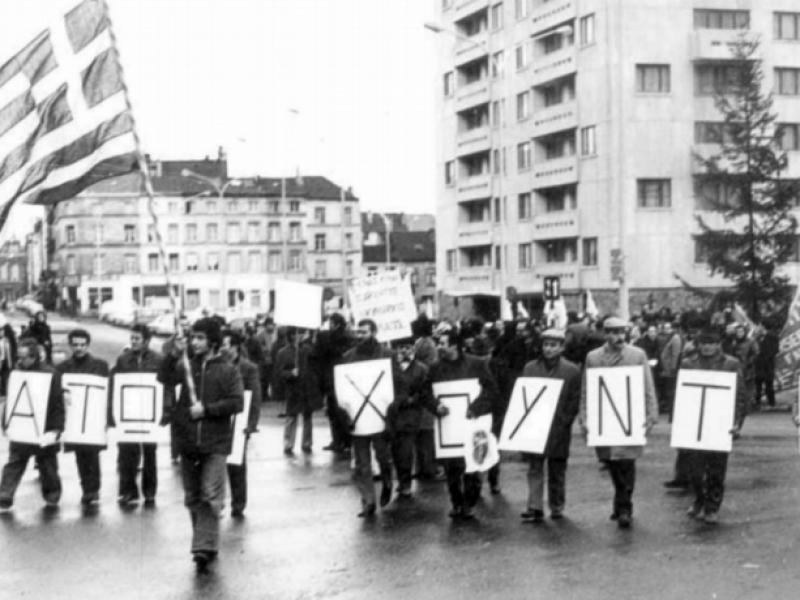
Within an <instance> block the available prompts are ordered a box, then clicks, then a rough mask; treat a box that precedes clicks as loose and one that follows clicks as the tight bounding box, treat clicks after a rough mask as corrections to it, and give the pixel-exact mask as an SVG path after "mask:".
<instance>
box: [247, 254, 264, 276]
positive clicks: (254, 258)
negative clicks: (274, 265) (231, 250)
mask: <svg viewBox="0 0 800 600" xmlns="http://www.w3.org/2000/svg"><path fill="white" fill-rule="evenodd" d="M247 270H248V271H250V272H251V273H261V271H263V270H264V268H263V266H262V265H261V252H259V251H258V250H251V251H250V252H248V253H247Z"/></svg>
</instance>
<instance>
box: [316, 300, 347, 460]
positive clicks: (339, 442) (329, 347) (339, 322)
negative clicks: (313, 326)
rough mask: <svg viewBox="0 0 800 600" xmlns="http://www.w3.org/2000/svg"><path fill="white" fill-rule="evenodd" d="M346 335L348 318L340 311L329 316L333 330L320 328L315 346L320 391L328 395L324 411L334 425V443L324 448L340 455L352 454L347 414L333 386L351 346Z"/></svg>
mask: <svg viewBox="0 0 800 600" xmlns="http://www.w3.org/2000/svg"><path fill="white" fill-rule="evenodd" d="M352 345H353V344H352V340H351V339H350V337H349V336H348V334H347V321H345V320H344V317H343V316H342V315H340V314H339V313H334V314H332V315H331V317H330V329H329V330H328V331H320V332H319V335H318V336H317V343H316V344H315V347H314V357H315V359H314V360H315V362H316V363H317V365H318V366H319V385H320V391H321V392H322V394H323V396H324V398H325V411H326V413H327V416H328V422H329V423H330V428H331V443H330V444H329V445H328V446H325V448H323V450H330V451H332V452H335V453H336V454H337V455H338V456H349V453H350V426H349V423H348V419H347V414H346V413H345V412H344V411H343V410H342V408H341V407H340V406H339V402H338V401H337V399H336V391H335V389H334V386H333V367H334V366H335V365H337V364H339V363H340V362H342V357H343V356H344V353H345V352H347V351H348V350H349V349H350V348H351V347H352Z"/></svg>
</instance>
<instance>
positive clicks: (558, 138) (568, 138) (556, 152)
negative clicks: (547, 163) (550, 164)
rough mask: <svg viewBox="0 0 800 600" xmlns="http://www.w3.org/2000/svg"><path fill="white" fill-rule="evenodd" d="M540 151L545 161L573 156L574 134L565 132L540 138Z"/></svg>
mask: <svg viewBox="0 0 800 600" xmlns="http://www.w3.org/2000/svg"><path fill="white" fill-rule="evenodd" d="M541 144H542V150H543V151H544V152H543V153H544V158H545V160H554V159H556V158H562V157H564V156H574V155H575V132H574V131H566V132H563V133H556V134H553V135H549V136H547V137H544V138H542V141H541Z"/></svg>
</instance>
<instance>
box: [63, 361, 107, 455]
mask: <svg viewBox="0 0 800 600" xmlns="http://www.w3.org/2000/svg"><path fill="white" fill-rule="evenodd" d="M61 385H62V387H63V388H64V408H65V409H66V416H65V421H64V434H63V435H62V436H61V441H62V442H64V443H66V444H86V445H89V446H105V445H106V443H107V441H108V440H107V436H106V425H107V424H108V378H107V377H100V376H98V375H87V374H85V373H65V374H64V375H62V376H61Z"/></svg>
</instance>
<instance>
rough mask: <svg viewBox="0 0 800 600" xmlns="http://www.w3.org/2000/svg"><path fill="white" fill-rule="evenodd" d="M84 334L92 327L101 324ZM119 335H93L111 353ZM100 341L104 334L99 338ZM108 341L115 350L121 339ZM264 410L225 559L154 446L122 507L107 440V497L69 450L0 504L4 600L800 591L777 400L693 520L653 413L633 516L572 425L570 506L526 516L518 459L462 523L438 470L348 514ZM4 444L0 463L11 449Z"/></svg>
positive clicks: (337, 493) (799, 470)
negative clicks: (128, 503)
mask: <svg viewBox="0 0 800 600" xmlns="http://www.w3.org/2000/svg"><path fill="white" fill-rule="evenodd" d="M93 333H95V332H94V330H93ZM118 334H121V335H122V343H123V344H124V340H125V338H126V334H125V333H124V332H122V331H118V332H117V333H115V332H111V333H109V332H103V331H99V332H97V333H95V339H96V340H97V344H98V348H97V349H96V350H97V353H98V354H101V350H100V346H101V344H107V345H108V347H109V349H112V348H111V347H112V346H113V344H114V343H116V342H115V340H116V339H117V338H115V337H114V336H116V335H118ZM101 340H102V341H101ZM113 351H114V353H116V352H117V349H116V348H113ZM276 413H277V408H276V406H275V405H274V404H270V405H268V406H267V407H266V409H265V411H264V414H263V415H262V420H261V431H260V433H258V434H257V435H256V436H255V437H254V438H253V439H252V440H251V446H250V449H249V474H248V476H249V480H250V502H249V505H248V507H247V509H246V513H245V514H246V516H245V518H244V519H243V520H241V521H235V520H233V519H231V518H230V516H229V515H228V512H227V511H226V512H225V516H224V518H223V520H222V524H221V529H222V546H221V555H220V560H219V561H218V562H217V563H215V564H214V565H213V567H212V573H211V574H210V575H204V576H197V575H195V572H194V568H193V564H192V563H191V558H190V554H189V539H190V525H189V517H188V514H187V512H186V510H185V508H184V507H183V505H182V500H183V497H182V489H181V484H180V479H179V476H178V475H179V471H178V469H177V467H175V466H173V465H171V464H170V460H169V449H168V447H166V446H164V447H160V448H159V491H158V504H157V507H156V508H153V509H145V508H143V507H140V506H137V507H135V508H133V509H130V510H121V509H120V508H119V507H118V506H117V505H116V504H115V498H116V483H117V481H116V473H115V464H114V461H115V459H116V449H115V448H110V449H109V450H108V451H106V452H104V453H103V455H102V456H103V476H104V480H103V490H102V503H101V505H100V506H99V507H98V508H97V509H95V510H93V511H90V512H84V511H83V510H82V509H81V507H80V505H79V498H80V489H79V484H78V480H77V472H76V468H75V464H74V459H73V457H72V456H71V455H63V454H62V455H60V466H61V474H62V479H63V484H64V495H63V497H62V500H61V507H60V509H59V510H58V512H57V513H55V514H53V515H47V514H45V512H44V511H43V501H42V500H41V497H40V495H39V489H38V482H37V480H36V471H34V470H33V469H32V468H31V467H30V466H29V470H28V472H27V473H26V475H25V478H24V479H23V482H22V484H21V485H20V488H19V490H18V492H17V496H16V499H15V505H14V508H13V510H12V511H10V512H8V513H5V514H0V598H3V599H5V598H34V599H40V598H41V599H49V598H86V599H94V598H98V599H99V598H103V599H107V598H114V599H117V600H123V599H128V598H131V599H139V598H141V599H145V598H147V599H161V598H165V599H166V598H278V599H312V598H313V599H344V598H437V599H454V600H455V599H458V600H464V599H471V598H509V599H515V598H589V599H594V598H597V599H600V598H603V599H605V598H615V599H626V598H631V599H634V598H636V599H639V598H675V599H685V598H709V599H713V598H719V599H726V598H743V599H744V598H747V599H760V598H775V599H783V598H796V597H798V594H799V592H798V590H799V589H800V546H799V545H798V539H799V538H800V453H798V438H797V433H796V430H795V429H794V427H793V426H792V425H791V422H790V419H789V417H788V415H787V414H786V413H764V414H757V415H754V416H752V417H750V418H749V419H748V421H747V422H746V424H745V428H744V431H743V437H742V439H741V440H739V441H738V442H737V443H736V445H735V447H734V453H733V455H732V457H731V461H730V463H729V469H728V479H727V488H726V496H725V501H724V503H723V507H722V511H721V514H720V516H721V522H720V524H719V525H718V526H716V527H709V526H706V525H703V524H699V523H696V522H693V521H691V520H689V519H688V518H687V517H685V516H684V511H685V509H686V508H687V507H688V505H689V504H690V503H691V499H690V498H689V497H688V496H681V495H677V494H674V493H667V492H665V491H664V490H663V488H662V486H661V483H662V481H663V480H665V479H668V478H669V477H670V475H671V469H672V460H673V453H672V451H671V450H670V449H669V448H668V426H667V425H666V424H664V423H662V424H659V425H658V426H657V427H656V428H655V430H654V433H653V434H652V435H651V438H650V442H649V443H650V445H649V447H648V448H647V450H646V453H645V456H644V457H643V458H642V459H640V460H639V461H638V463H637V484H636V492H635V494H634V505H635V506H634V512H635V516H634V526H633V528H632V529H631V530H630V531H621V530H618V529H617V527H616V525H615V524H614V523H613V522H611V521H609V520H608V516H609V513H610V508H611V496H612V486H611V483H610V481H609V479H608V476H607V475H606V474H605V473H604V472H601V471H599V470H598V468H597V462H596V461H595V459H594V453H593V451H592V450H590V449H588V448H586V447H585V444H584V443H583V441H582V439H580V437H575V438H574V439H573V444H572V452H573V455H572V458H571V459H570V464H569V470H568V473H567V506H566V515H567V518H566V519H565V520H564V521H562V522H553V521H550V520H548V521H547V522H546V523H544V524H542V525H540V526H535V525H530V524H521V523H520V521H519V517H518V514H519V512H520V511H521V510H522V509H523V508H524V504H525V499H526V484H525V478H524V475H525V467H524V465H523V464H522V463H519V462H515V461H511V462H507V463H505V464H504V466H503V474H502V476H501V484H502V487H503V491H502V494H500V495H499V496H491V495H489V494H488V490H486V488H484V495H483V498H482V500H481V502H480V504H479V506H478V513H477V515H478V519H477V520H476V521H475V522H472V523H460V524H454V523H451V522H450V519H449V518H448V517H447V512H448V509H449V503H448V499H447V492H446V489H445V486H444V484H443V483H425V484H423V485H421V486H418V487H417V486H416V484H415V499H414V500H411V501H405V502H398V501H397V500H394V501H393V502H392V503H391V504H390V505H389V506H388V507H387V509H386V510H385V511H382V512H381V511H379V512H378V515H377V516H376V518H375V519H374V520H372V521H368V522H364V521H362V520H361V519H358V518H357V517H356V516H355V514H356V512H357V511H358V508H359V501H358V494H357V492H356V490H355V488H354V486H353V485H352V483H351V481H350V470H349V464H348V463H347V462H341V461H334V460H333V459H332V457H331V455H330V454H329V453H327V452H324V451H322V450H320V448H321V447H322V446H323V445H325V444H326V443H327V442H328V440H329V436H328V433H327V428H326V426H325V422H324V418H323V417H322V416H321V415H319V416H316V417H315V419H316V427H315V431H314V435H315V438H314V439H315V442H314V448H315V452H314V454H313V455H312V456H310V457H304V456H302V455H300V456H298V457H296V458H293V459H286V458H285V457H284V456H283V455H282V453H281V421H280V420H279V419H278V418H277V416H276ZM7 452H8V448H7V443H6V442H5V440H3V442H2V443H0V461H1V462H5V459H6V457H7Z"/></svg>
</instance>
